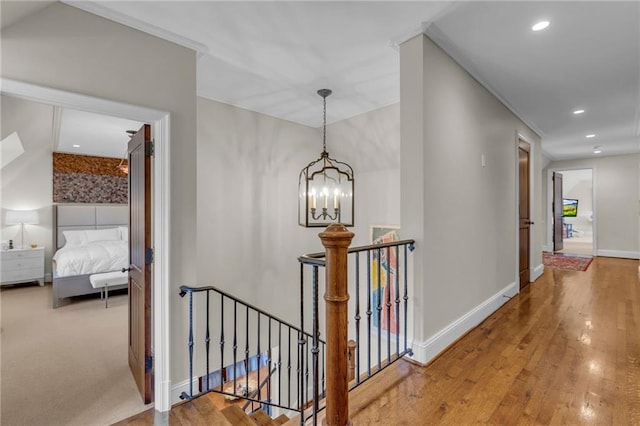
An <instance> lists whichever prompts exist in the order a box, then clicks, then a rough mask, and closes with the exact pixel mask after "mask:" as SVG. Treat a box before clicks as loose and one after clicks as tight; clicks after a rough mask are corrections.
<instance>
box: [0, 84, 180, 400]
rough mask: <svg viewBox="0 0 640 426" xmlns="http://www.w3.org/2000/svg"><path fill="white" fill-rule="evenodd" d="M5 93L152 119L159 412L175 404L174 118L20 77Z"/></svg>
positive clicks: (5, 87) (154, 322)
mask: <svg viewBox="0 0 640 426" xmlns="http://www.w3.org/2000/svg"><path fill="white" fill-rule="evenodd" d="M1 86H2V93H3V94H6V95H10V96H15V97H19V98H24V99H28V100H32V101H36V102H40V103H45V104H49V105H53V106H61V107H69V108H73V109H79V110H86V111H90V112H94V113H98V114H104V115H112V116H117V117H128V118H131V119H133V120H138V121H142V122H148V123H152V128H153V134H154V139H155V142H156V143H155V149H154V158H155V161H154V167H153V170H152V172H151V173H152V181H153V187H152V191H153V193H154V194H155V196H154V197H153V200H152V211H153V219H152V220H153V229H152V233H153V238H154V253H153V257H154V263H153V264H152V274H153V292H152V293H153V296H152V298H153V299H152V303H153V305H154V306H155V309H154V311H153V313H152V319H151V322H152V327H153V336H151V341H152V342H153V345H152V349H153V353H154V356H155V358H154V360H153V370H154V374H155V380H154V392H153V394H154V395H156V397H155V400H154V403H155V409H156V410H157V411H161V412H164V411H168V410H169V409H170V408H171V404H170V386H171V382H170V376H169V364H168V354H169V347H170V345H169V329H170V327H169V322H168V318H169V315H168V309H169V281H168V279H169V253H168V240H169V217H168V212H169V210H170V208H169V207H170V202H169V201H170V200H169V158H168V156H169V146H170V134H169V122H170V116H169V113H168V112H165V111H159V110H154V109H150V108H146V107H139V106H135V105H130V104H123V103H119V102H114V101H109V100H105V99H100V98H94V97H91V96H86V95H81V94H77V93H70V92H65V91H61V90H57V89H51V88H46V87H41V86H35V85H32V84H28V83H23V82H19V81H15V80H8V79H1Z"/></svg>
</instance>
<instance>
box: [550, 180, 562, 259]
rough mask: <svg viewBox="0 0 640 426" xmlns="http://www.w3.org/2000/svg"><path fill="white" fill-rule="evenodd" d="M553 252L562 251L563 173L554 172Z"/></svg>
mask: <svg viewBox="0 0 640 426" xmlns="http://www.w3.org/2000/svg"><path fill="white" fill-rule="evenodd" d="M552 209H553V251H558V250H562V248H563V247H564V245H563V243H562V173H558V172H553V207H552Z"/></svg>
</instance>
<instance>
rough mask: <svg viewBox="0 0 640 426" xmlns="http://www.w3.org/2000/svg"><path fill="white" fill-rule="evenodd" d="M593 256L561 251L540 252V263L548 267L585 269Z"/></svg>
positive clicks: (574, 269)
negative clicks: (568, 253) (572, 254)
mask: <svg viewBox="0 0 640 426" xmlns="http://www.w3.org/2000/svg"><path fill="white" fill-rule="evenodd" d="M592 261H593V257H591V256H571V255H567V254H562V253H546V252H543V253H542V263H543V264H544V266H546V267H549V268H558V269H568V270H573V271H586V270H587V268H588V267H589V265H590V264H591V262H592Z"/></svg>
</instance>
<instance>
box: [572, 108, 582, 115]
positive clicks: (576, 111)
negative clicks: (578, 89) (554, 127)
mask: <svg viewBox="0 0 640 426" xmlns="http://www.w3.org/2000/svg"><path fill="white" fill-rule="evenodd" d="M583 112H584V110H583V109H577V110H575V111H573V113H574V114H575V115H578V114H582V113H583Z"/></svg>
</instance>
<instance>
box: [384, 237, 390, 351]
mask: <svg viewBox="0 0 640 426" xmlns="http://www.w3.org/2000/svg"><path fill="white" fill-rule="evenodd" d="M385 292H386V293H387V300H386V308H387V363H389V362H390V361H391V247H387V284H386V286H385Z"/></svg>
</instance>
